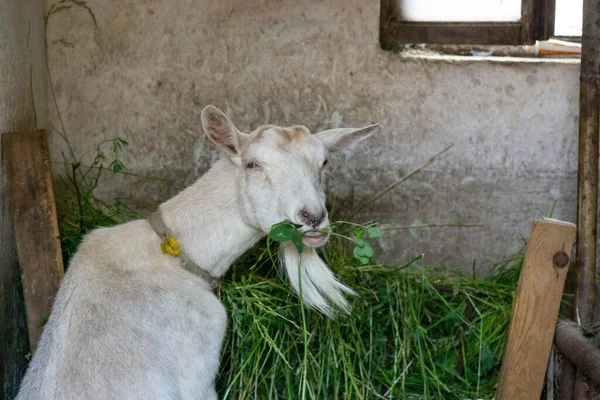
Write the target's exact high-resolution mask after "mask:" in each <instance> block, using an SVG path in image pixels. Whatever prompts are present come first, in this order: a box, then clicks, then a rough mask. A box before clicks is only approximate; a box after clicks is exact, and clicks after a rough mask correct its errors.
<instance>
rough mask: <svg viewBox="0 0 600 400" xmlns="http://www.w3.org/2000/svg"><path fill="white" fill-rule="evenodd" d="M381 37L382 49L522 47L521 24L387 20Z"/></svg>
mask: <svg viewBox="0 0 600 400" xmlns="http://www.w3.org/2000/svg"><path fill="white" fill-rule="evenodd" d="M380 34H381V38H380V40H381V43H382V44H383V45H384V46H396V45H403V44H407V43H417V44H418V43H426V44H481V45H484V44H487V45H518V44H521V23H519V22H496V23H493V22H477V23H475V22H473V23H472V22H405V21H398V20H387V22H386V23H385V25H384V26H383V27H382V29H381V32H380Z"/></svg>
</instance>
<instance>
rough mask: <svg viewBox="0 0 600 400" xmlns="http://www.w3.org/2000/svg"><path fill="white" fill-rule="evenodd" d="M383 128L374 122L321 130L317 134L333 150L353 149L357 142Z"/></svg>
mask: <svg viewBox="0 0 600 400" xmlns="http://www.w3.org/2000/svg"><path fill="white" fill-rule="evenodd" d="M380 129H381V125H379V124H373V125H368V126H365V127H363V128H337V129H330V130H327V131H323V132H319V133H317V134H316V135H315V136H316V138H317V139H319V140H320V141H321V142H323V144H324V145H325V147H327V149H329V151H331V152H336V151H344V150H349V149H351V148H352V147H353V146H354V145H355V144H357V143H358V142H360V141H361V140H364V139H366V138H368V137H369V136H371V135H373V134H374V133H376V132H377V131H379V130H380Z"/></svg>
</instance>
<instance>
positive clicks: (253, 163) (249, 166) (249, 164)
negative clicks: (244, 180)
mask: <svg viewBox="0 0 600 400" xmlns="http://www.w3.org/2000/svg"><path fill="white" fill-rule="evenodd" d="M245 167H246V169H256V168H258V167H259V165H258V163H257V162H256V161H248V162H247V163H246V164H245Z"/></svg>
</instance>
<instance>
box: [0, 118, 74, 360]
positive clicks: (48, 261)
mask: <svg viewBox="0 0 600 400" xmlns="http://www.w3.org/2000/svg"><path fill="white" fill-rule="evenodd" d="M2 155H3V158H4V165H5V166H6V180H7V184H8V199H9V206H10V211H11V216H12V223H13V229H14V232H15V238H16V242H17V254H18V257H19V265H20V268H21V280H22V283H23V296H24V298H25V310H26V314H27V329H28V332H29V346H30V348H31V351H32V352H33V351H34V350H35V348H36V346H37V343H38V341H39V338H40V335H41V333H42V329H43V325H44V323H45V320H46V318H47V317H48V315H49V314H50V310H51V308H52V302H53V300H54V295H55V294H56V291H57V290H58V285H59V283H60V279H61V278H62V275H63V262H62V253H61V248H60V242H59V240H58V222H57V217H56V207H55V203H54V190H53V188H52V177H51V174H50V156H49V155H48V140H47V136H46V132H45V131H43V130H38V131H33V132H25V133H5V134H3V135H2Z"/></svg>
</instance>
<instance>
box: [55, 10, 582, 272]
mask: <svg viewBox="0 0 600 400" xmlns="http://www.w3.org/2000/svg"><path fill="white" fill-rule="evenodd" d="M53 2H54V0H50V2H49V3H48V5H50V4H53ZM88 4H89V6H90V7H91V9H92V10H93V13H94V15H95V19H96V21H97V26H95V25H94V22H93V20H92V18H91V16H90V14H89V13H88V12H87V11H86V10H84V9H82V8H78V7H73V8H71V9H69V10H65V11H64V12H61V13H57V14H56V15H55V16H54V17H53V18H52V20H51V21H50V24H49V28H48V41H49V43H50V45H49V48H48V59H49V65H50V69H51V71H52V76H53V81H54V84H55V89H56V94H57V100H58V106H59V109H60V110H61V114H62V118H63V120H64V122H65V126H66V130H67V133H68V135H69V137H70V140H71V141H72V143H73V146H74V148H75V150H76V152H83V151H86V150H88V149H90V148H91V147H92V146H94V145H95V144H96V143H97V142H98V141H99V140H100V139H103V138H108V137H114V136H117V135H121V136H125V137H127V139H128V140H129V141H130V144H131V145H130V147H129V149H128V151H127V153H126V155H125V157H124V159H125V163H126V165H127V167H128V168H129V171H130V172H134V173H138V174H145V175H158V176H166V177H170V178H175V179H179V180H182V181H186V182H191V181H192V180H193V179H194V178H196V177H198V176H199V175H200V174H202V173H203V172H204V171H206V169H207V168H208V166H209V165H210V163H211V162H212V161H213V160H214V159H215V157H216V152H215V150H213V149H212V147H211V146H210V145H209V142H208V140H207V139H205V138H204V136H203V134H202V133H201V128H200V126H199V116H200V111H201V110H202V108H203V107H204V106H205V105H206V104H209V103H212V104H215V105H217V106H218V107H221V108H223V109H224V110H226V111H227V112H228V113H229V114H230V115H231V117H232V119H233V120H234V121H235V122H236V124H237V125H238V126H239V127H240V128H242V129H251V128H254V127H256V126H257V125H259V124H263V123H267V122H268V123H276V124H296V123H303V124H305V125H307V126H308V127H309V128H311V129H312V130H317V129H322V128H328V127H334V126H350V125H361V124H366V123H369V122H372V121H377V122H380V123H381V124H382V125H383V126H384V132H383V134H381V135H380V136H379V137H377V138H374V139H373V140H371V141H369V142H368V144H366V145H364V146H363V147H361V149H360V151H359V152H358V153H357V154H356V155H355V157H353V158H352V159H351V160H346V162H342V161H344V160H339V161H340V162H339V163H336V164H335V167H334V168H335V175H337V180H335V181H333V182H332V188H331V194H332V195H334V196H335V197H336V198H337V199H338V207H339V206H341V208H342V209H349V208H351V207H352V206H354V205H357V204H360V203H361V202H362V201H363V200H365V199H367V198H368V197H369V196H371V195H373V194H374V193H376V192H377V191H378V190H380V189H381V188H383V187H384V186H385V185H387V184H388V183H390V182H392V181H394V180H396V179H397V178H399V177H400V176H402V175H403V174H405V173H406V172H408V171H410V170H411V169H413V168H415V167H417V166H419V165H420V164H422V163H423V162H425V161H426V160H427V159H428V158H429V157H431V156H432V155H433V154H435V153H437V152H438V151H440V150H442V149H443V148H445V147H447V146H448V145H450V144H454V147H453V148H452V150H451V151H450V152H449V153H448V154H447V155H446V156H444V157H443V158H441V159H439V160H438V161H436V162H435V163H434V164H433V165H431V166H430V167H428V168H426V170H425V171H423V172H421V173H420V174H418V175H417V176H415V177H414V178H412V179H410V180H409V181H407V182H406V183H404V184H402V185H401V186H398V187H397V188H396V189H394V190H393V192H391V193H389V194H388V195H386V196H385V197H383V198H381V200H380V201H379V202H378V203H376V204H375V205H373V207H371V208H370V209H369V210H368V212H365V213H364V214H362V216H361V218H360V220H368V219H371V218H378V219H380V220H381V221H382V222H384V223H386V224H388V225H390V226H401V227H403V226H407V225H418V224H422V223H442V224H444V223H453V222H462V223H475V224H481V225H482V226H480V227H468V228H467V227H464V228H457V227H446V228H428V229H411V230H407V229H397V230H393V231H389V232H388V235H387V236H386V238H385V239H383V240H382V241H381V247H382V249H383V250H384V251H383V253H382V257H381V260H385V261H389V262H393V263H401V262H404V261H406V260H408V259H410V258H411V257H413V256H415V255H418V254H420V253H425V255H426V259H427V261H428V264H429V265H443V266H457V267H460V268H463V269H465V270H469V269H470V267H471V265H472V264H473V262H474V261H476V262H477V263H478V265H481V266H485V265H489V263H490V262H492V261H499V260H502V259H504V258H505V257H507V256H510V255H511V254H513V253H514V252H516V251H518V250H519V249H520V248H521V246H522V245H523V237H527V236H528V234H529V227H530V224H531V220H532V219H533V218H536V217H541V216H546V215H548V213H549V212H550V210H551V208H552V206H553V203H554V202H555V201H556V210H555V213H554V216H555V217H557V218H562V219H565V220H568V221H573V220H574V218H575V209H576V200H575V199H576V145H577V111H578V106H577V103H578V73H579V65H578V63H576V62H517V61H515V60H504V61H502V62H500V61H489V60H488V61H486V60H477V59H470V60H465V59H462V60H461V59H449V58H445V59H435V60H431V59H429V60H427V59H416V58H406V57H403V56H401V55H398V54H392V53H388V52H384V51H382V50H381V49H380V47H379V44H378V29H379V0H329V1H319V0H304V1H276V0H262V1H259V0H254V1H245V0H204V1H190V0H181V1H159V0H146V1H142V0H139V1H132V0H103V1H100V0H90V1H88ZM50 122H51V123H52V124H53V125H58V124H59V122H58V117H57V114H56V112H55V111H54V110H52V112H51V114H50ZM54 139H55V140H54V142H53V145H54V147H53V148H54V149H55V153H54V154H55V155H56V156H57V157H58V154H59V153H58V150H59V149H60V148H62V146H63V145H62V144H61V141H60V140H59V138H58V137H57V136H56V135H55V136H54ZM103 192H104V195H105V196H108V197H113V196H129V197H131V198H133V199H134V202H135V204H136V205H137V206H140V207H149V206H152V205H153V204H154V203H152V202H158V201H160V200H162V199H164V197H165V196H166V195H169V194H172V193H173V192H174V189H170V190H167V191H165V190H163V188H162V187H161V186H160V185H157V184H156V183H150V182H148V181H140V180H135V179H132V178H127V177H109V178H107V179H106V180H105V181H104V182H103ZM149 201H150V202H149Z"/></svg>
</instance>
